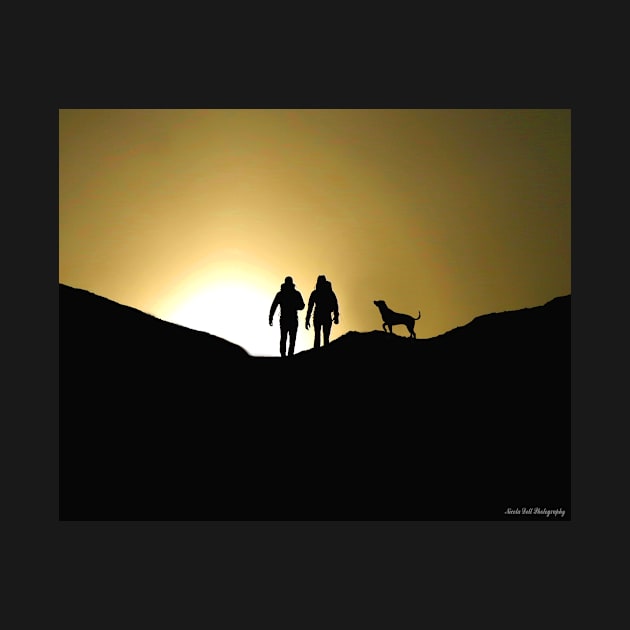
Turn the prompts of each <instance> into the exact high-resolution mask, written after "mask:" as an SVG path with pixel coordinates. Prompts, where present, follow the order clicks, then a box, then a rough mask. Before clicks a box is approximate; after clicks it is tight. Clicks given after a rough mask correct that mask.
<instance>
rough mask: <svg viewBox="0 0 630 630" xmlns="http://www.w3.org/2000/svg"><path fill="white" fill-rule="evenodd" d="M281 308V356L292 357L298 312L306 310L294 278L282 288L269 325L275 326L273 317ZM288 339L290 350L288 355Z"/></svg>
mask: <svg viewBox="0 0 630 630" xmlns="http://www.w3.org/2000/svg"><path fill="white" fill-rule="evenodd" d="M278 306H279V307H280V355H281V356H283V357H284V356H287V354H288V356H292V355H293V353H294V351H295V337H296V335H297V329H298V313H297V312H298V311H301V310H302V309H303V308H304V299H303V298H302V294H301V293H300V292H299V291H298V290H297V289H296V288H295V284H294V283H293V278H292V277H291V276H287V277H286V278H285V279H284V283H283V284H282V285H281V286H280V291H278V293H276V297H275V298H274V300H273V303H272V304H271V309H270V310H269V325H270V326H273V316H274V313H275V312H276V309H277V308H278ZM287 338H288V341H289V350H288V353H287Z"/></svg>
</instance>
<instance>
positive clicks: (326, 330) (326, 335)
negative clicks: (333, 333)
mask: <svg viewBox="0 0 630 630" xmlns="http://www.w3.org/2000/svg"><path fill="white" fill-rule="evenodd" d="M331 327H332V321H330V320H328V321H327V322H324V323H323V324H322V331H323V333H324V345H325V346H327V345H328V342H329V341H330V329H331Z"/></svg>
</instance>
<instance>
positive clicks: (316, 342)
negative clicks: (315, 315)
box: [313, 322, 322, 348]
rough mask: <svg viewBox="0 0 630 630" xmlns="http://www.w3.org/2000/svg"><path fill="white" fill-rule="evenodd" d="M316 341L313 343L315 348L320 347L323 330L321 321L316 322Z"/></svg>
mask: <svg viewBox="0 0 630 630" xmlns="http://www.w3.org/2000/svg"><path fill="white" fill-rule="evenodd" d="M314 326H315V343H314V344H313V347H314V348H319V338H320V335H321V332H322V325H321V324H320V323H319V322H315V324H314Z"/></svg>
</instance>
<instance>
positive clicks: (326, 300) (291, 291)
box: [269, 275, 339, 357]
mask: <svg viewBox="0 0 630 630" xmlns="http://www.w3.org/2000/svg"><path fill="white" fill-rule="evenodd" d="M278 307H280V355H281V356H283V357H284V356H287V354H288V356H291V355H293V353H294V351H295V337H296V335H297V329H298V311H301V310H303V309H304V307H305V304H304V299H303V298H302V294H301V293H300V292H299V291H298V290H297V289H296V288H295V283H294V282H293V278H292V277H291V276H287V277H286V278H285V279H284V283H283V284H282V286H281V287H280V291H278V293H276V297H275V298H274V300H273V302H272V304H271V309H270V310H269V325H270V326H273V316H274V313H275V312H276V309H277V308H278ZM311 315H313V325H314V327H315V340H314V343H313V347H314V348H319V347H320V345H321V342H322V338H323V344H324V345H325V346H327V345H328V343H329V341H330V330H331V328H332V325H333V322H334V323H335V324H338V323H339V304H338V303H337V296H336V295H335V292H334V291H333V288H332V284H331V282H330V280H327V279H326V276H324V275H322V276H317V283H316V284H315V289H313V291H312V292H311V295H310V297H309V299H308V309H307V311H306V322H305V323H306V330H308V329H309V328H310V325H311ZM287 341H288V343H289V347H288V350H287Z"/></svg>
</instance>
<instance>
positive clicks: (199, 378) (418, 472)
mask: <svg viewBox="0 0 630 630" xmlns="http://www.w3.org/2000/svg"><path fill="white" fill-rule="evenodd" d="M59 290H60V305H59V308H60V514H61V518H63V519H69V520H92V519H96V520H145V519H148V520H230V521H233V520H244V521H251V520H370V521H374V520H376V521H379V520H479V519H481V520H502V519H507V520H510V519H513V518H514V517H513V516H507V515H505V511H506V509H507V508H519V509H520V508H523V507H532V508H536V507H540V508H548V509H553V508H562V509H564V510H565V512H566V516H565V520H566V519H568V518H569V517H570V355H571V348H570V342H571V326H570V312H571V300H570V296H564V297H559V298H556V299H555V300H552V301H551V302H549V303H547V304H545V305H542V306H538V307H533V308H527V309H522V310H518V311H509V312H505V313H492V314H489V315H484V316H481V317H477V318H475V319H474V320H473V321H471V322H470V323H469V324H467V325H466V326H462V327H459V328H456V329H454V330H452V331H449V332H447V333H445V334H443V335H440V336H438V337H435V338H432V339H416V340H413V339H407V338H405V337H402V336H397V335H391V334H388V333H385V332H382V331H372V332H349V333H347V334H345V335H343V336H342V337H340V338H338V339H336V340H334V341H333V342H332V343H331V344H330V346H328V347H327V348H321V349H319V350H307V351H305V352H301V353H299V354H297V355H296V356H294V357H291V358H287V359H282V358H280V357H273V358H261V357H251V356H249V355H248V354H247V353H246V352H245V351H244V350H243V349H242V348H240V347H238V346H236V345H234V344H231V343H229V342H227V341H225V340H223V339H220V338H218V337H215V336H213V335H208V334H207V333H200V332H197V331H192V330H189V329H187V328H184V327H181V326H176V325H174V324H170V323H168V322H164V321H162V320H159V319H157V318H155V317H152V316H150V315H147V314H145V313H142V312H140V311H138V310H136V309H133V308H130V307H127V306H123V305H120V304H116V303H115V302H112V301H110V300H107V299H105V298H102V297H100V296H96V295H94V294H92V293H89V292H87V291H83V290H80V289H74V288H71V287H67V286H65V285H60V288H59ZM530 518H532V519H534V518H536V516H531V517H530ZM539 518H544V516H543V517H539Z"/></svg>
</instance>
